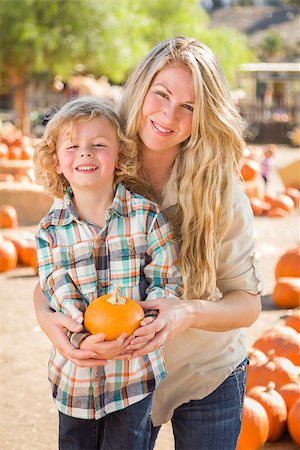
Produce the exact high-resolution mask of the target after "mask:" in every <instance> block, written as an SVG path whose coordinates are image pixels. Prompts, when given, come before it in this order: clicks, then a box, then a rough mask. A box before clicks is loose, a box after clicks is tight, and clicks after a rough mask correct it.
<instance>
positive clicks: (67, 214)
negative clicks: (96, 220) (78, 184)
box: [51, 187, 79, 226]
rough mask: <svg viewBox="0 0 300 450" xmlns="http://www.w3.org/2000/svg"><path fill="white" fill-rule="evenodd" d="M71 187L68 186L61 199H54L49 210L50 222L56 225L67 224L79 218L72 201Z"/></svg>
mask: <svg viewBox="0 0 300 450" xmlns="http://www.w3.org/2000/svg"><path fill="white" fill-rule="evenodd" d="M72 195H73V193H72V189H71V187H68V188H67V190H66V192H65V194H64V197H63V198H62V199H55V203H54V205H53V209H52V211H51V224H52V225H56V226H57V225H58V226H65V225H69V223H71V222H72V221H73V220H79V216H78V214H77V212H76V209H75V207H74V205H73V202H72Z"/></svg>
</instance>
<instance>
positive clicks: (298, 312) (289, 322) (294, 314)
mask: <svg viewBox="0 0 300 450" xmlns="http://www.w3.org/2000/svg"><path fill="white" fill-rule="evenodd" d="M284 324H285V325H286V326H288V327H291V328H294V330H296V331H297V332H298V333H300V308H297V309H294V310H290V311H289V312H288V316H287V318H286V319H285V322H284Z"/></svg>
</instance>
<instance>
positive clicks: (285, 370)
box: [246, 350, 298, 392]
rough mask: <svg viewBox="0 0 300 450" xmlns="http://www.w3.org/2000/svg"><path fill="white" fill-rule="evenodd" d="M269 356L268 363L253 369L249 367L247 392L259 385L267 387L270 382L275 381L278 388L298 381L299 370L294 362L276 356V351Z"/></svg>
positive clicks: (270, 352) (269, 353) (271, 351)
mask: <svg viewBox="0 0 300 450" xmlns="http://www.w3.org/2000/svg"><path fill="white" fill-rule="evenodd" d="M267 356H268V361H267V362H265V363H263V364H259V365H257V366H253V367H250V366H248V371H247V381H246V389H247V392H248V391H249V389H251V388H252V387H254V386H257V385H262V386H267V384H268V383H269V381H274V383H275V385H276V386H277V388H279V387H280V386H282V385H284V384H288V383H292V382H294V381H297V379H298V369H297V368H296V366H295V364H293V363H292V361H290V360H289V359H287V358H284V357H283V356H276V355H275V350H270V351H269V352H268V354H267Z"/></svg>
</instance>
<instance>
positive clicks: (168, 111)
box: [164, 105, 177, 125]
mask: <svg viewBox="0 0 300 450" xmlns="http://www.w3.org/2000/svg"><path fill="white" fill-rule="evenodd" d="M176 117H177V108H176V106H173V105H168V106H166V107H165V109H164V118H165V122H166V125H168V124H170V123H172V122H173V121H174V120H175V119H176Z"/></svg>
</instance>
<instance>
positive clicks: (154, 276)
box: [144, 213, 183, 300]
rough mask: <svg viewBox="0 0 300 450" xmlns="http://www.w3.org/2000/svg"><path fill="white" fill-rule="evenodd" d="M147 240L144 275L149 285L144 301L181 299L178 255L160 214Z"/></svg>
mask: <svg viewBox="0 0 300 450" xmlns="http://www.w3.org/2000/svg"><path fill="white" fill-rule="evenodd" d="M147 240H148V249H147V255H146V261H147V263H146V265H145V267H144V274H145V277H146V279H147V281H148V283H149V285H148V287H147V290H146V294H147V297H146V300H154V299H157V298H160V297H168V298H178V297H181V296H182V290H183V288H182V278H181V274H180V271H179V264H178V254H177V250H176V247H175V244H174V239H173V234H172V232H171V230H170V226H169V224H168V222H167V220H166V219H165V217H164V216H163V214H162V213H159V214H158V215H157V216H156V218H155V219H154V221H153V223H152V226H151V228H150V232H149V233H148V239H147Z"/></svg>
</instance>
